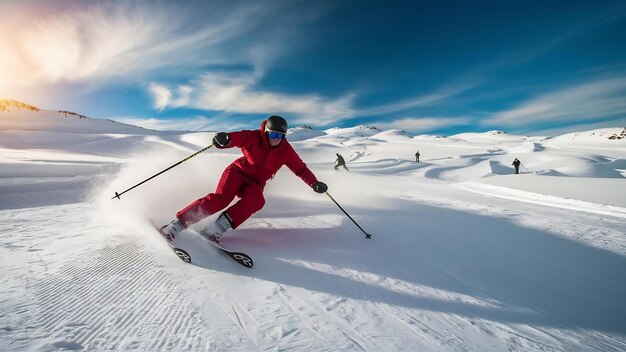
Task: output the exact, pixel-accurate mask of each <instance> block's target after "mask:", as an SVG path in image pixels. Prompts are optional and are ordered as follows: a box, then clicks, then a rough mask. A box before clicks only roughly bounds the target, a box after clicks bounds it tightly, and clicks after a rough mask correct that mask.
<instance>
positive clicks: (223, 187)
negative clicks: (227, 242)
mask: <svg viewBox="0 0 626 352" xmlns="http://www.w3.org/2000/svg"><path fill="white" fill-rule="evenodd" d="M235 196H238V197H239V198H241V199H239V201H238V202H237V203H235V204H233V206H231V207H230V208H228V209H227V210H226V213H227V214H228V216H229V217H230V219H231V220H232V222H233V223H232V225H233V229H236V228H237V226H239V225H241V224H242V223H243V222H244V221H246V220H247V219H248V218H249V217H250V216H251V215H252V214H254V213H256V212H257V211H259V210H261V208H263V205H265V198H264V197H263V186H261V185H259V184H257V183H253V182H250V181H248V180H246V179H245V178H244V177H243V175H241V173H240V172H239V171H238V170H237V169H236V168H235V167H234V166H232V165H231V166H228V167H227V168H226V170H224V172H223V173H222V178H221V179H220V182H219V183H218V184H217V189H216V190H215V193H209V194H207V195H206V197H204V198H200V199H198V200H196V201H195V202H193V203H191V204H189V205H188V206H186V207H185V208H184V209H182V210H181V211H179V212H178V213H177V214H176V217H177V218H178V220H179V221H180V222H181V223H183V225H184V226H185V227H188V226H189V225H191V224H194V223H196V222H198V221H200V220H202V219H204V218H205V217H207V216H209V215H211V214H215V213H217V212H218V211H220V210H222V209H224V208H226V207H227V206H228V205H229V204H230V203H231V202H232V201H233V199H234V198H235Z"/></svg>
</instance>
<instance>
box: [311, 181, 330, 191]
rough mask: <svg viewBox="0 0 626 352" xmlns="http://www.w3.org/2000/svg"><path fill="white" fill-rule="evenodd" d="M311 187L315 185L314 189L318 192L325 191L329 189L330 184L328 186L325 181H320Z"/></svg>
mask: <svg viewBox="0 0 626 352" xmlns="http://www.w3.org/2000/svg"><path fill="white" fill-rule="evenodd" d="M311 187H313V190H314V191H315V192H317V193H324V192H326V191H327V190H328V186H326V184H325V183H324V182H319V181H317V182H315V183H314V184H313V186H311Z"/></svg>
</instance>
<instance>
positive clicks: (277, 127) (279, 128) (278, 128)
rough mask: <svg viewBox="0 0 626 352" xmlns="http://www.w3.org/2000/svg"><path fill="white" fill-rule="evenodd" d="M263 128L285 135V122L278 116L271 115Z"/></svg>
mask: <svg viewBox="0 0 626 352" xmlns="http://www.w3.org/2000/svg"><path fill="white" fill-rule="evenodd" d="M265 128H266V129H268V130H270V131H274V132H281V133H285V134H287V121H286V120H285V119H283V118H282V117H280V116H276V115H272V116H270V117H268V118H267V120H266V121H265Z"/></svg>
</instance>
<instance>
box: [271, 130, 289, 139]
mask: <svg viewBox="0 0 626 352" xmlns="http://www.w3.org/2000/svg"><path fill="white" fill-rule="evenodd" d="M268 132H269V134H268V137H270V139H283V137H285V134H284V133H282V132H276V131H268Z"/></svg>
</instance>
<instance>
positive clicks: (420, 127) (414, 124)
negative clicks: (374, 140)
mask: <svg viewBox="0 0 626 352" xmlns="http://www.w3.org/2000/svg"><path fill="white" fill-rule="evenodd" d="M470 122H471V119H470V118H469V117H405V118H400V119H395V120H392V121H379V122H374V123H372V124H373V125H375V126H376V127H378V128H382V129H392V128H394V129H401V130H404V131H411V132H419V131H431V130H436V129H439V128H444V127H454V126H463V125H467V124H469V123H470Z"/></svg>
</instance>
